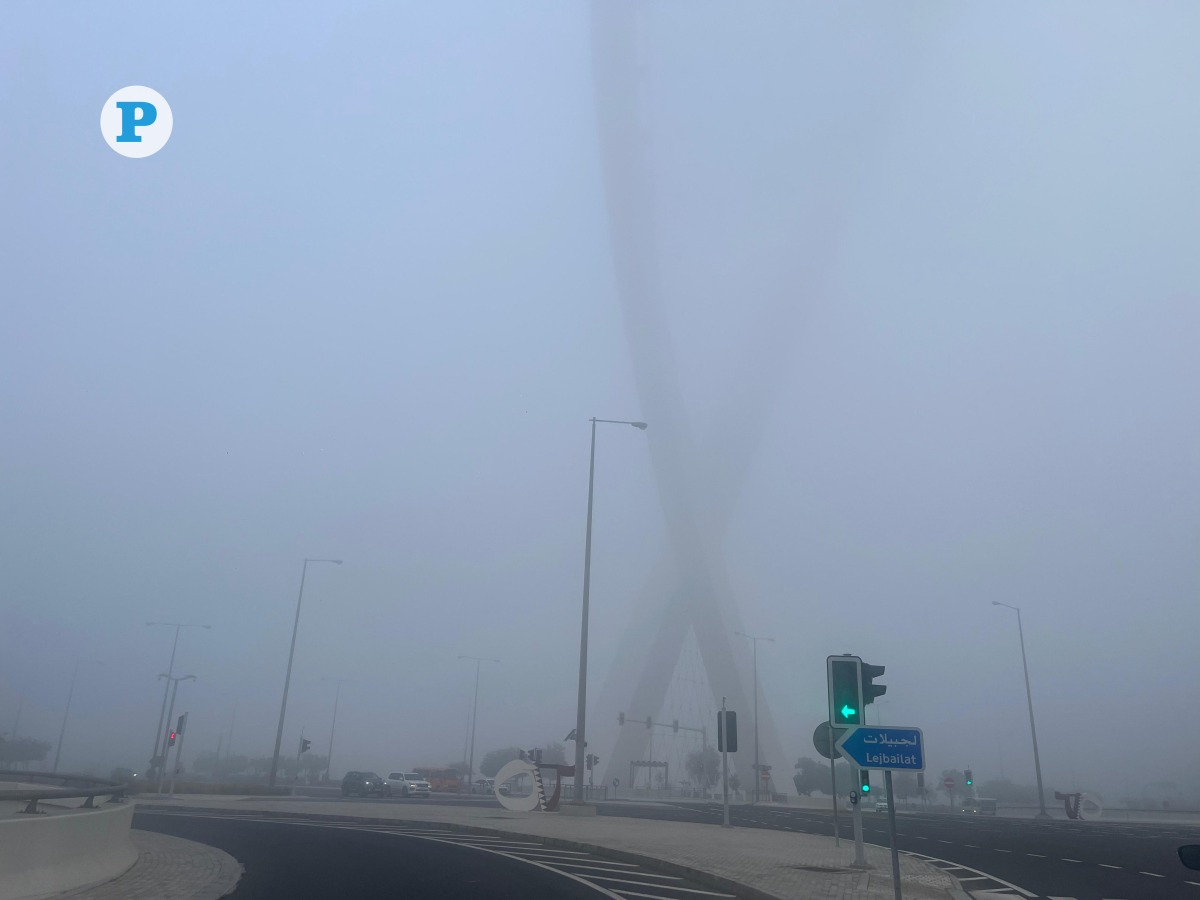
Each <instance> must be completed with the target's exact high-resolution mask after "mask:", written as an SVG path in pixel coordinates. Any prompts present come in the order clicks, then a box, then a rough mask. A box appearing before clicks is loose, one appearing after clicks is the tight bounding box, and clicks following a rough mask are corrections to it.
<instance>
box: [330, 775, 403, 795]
mask: <svg viewBox="0 0 1200 900" xmlns="http://www.w3.org/2000/svg"><path fill="white" fill-rule="evenodd" d="M342 796H343V797H354V796H359V797H371V796H374V797H390V796H392V789H391V788H390V787H388V785H387V782H386V781H384V780H383V779H382V778H380V777H379V776H378V775H376V774H375V773H374V772H347V773H346V777H345V778H343V779H342Z"/></svg>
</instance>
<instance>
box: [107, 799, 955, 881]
mask: <svg viewBox="0 0 1200 900" xmlns="http://www.w3.org/2000/svg"><path fill="white" fill-rule="evenodd" d="M138 805H139V806H140V807H146V808H147V809H151V808H159V809H168V808H190V809H198V810H205V811H209V810H227V811H232V812H237V813H241V814H245V813H248V812H269V813H276V814H284V815H287V816H290V817H298V818H308V817H321V818H326V817H336V818H337V819H340V820H342V821H348V822H358V823H370V822H384V821H392V822H404V823H414V824H415V823H420V824H424V825H434V826H441V827H448V828H451V829H462V830H469V831H478V832H487V833H493V834H502V835H511V834H522V835H530V836H534V837H538V838H541V839H543V840H545V841H546V842H547V843H548V844H551V845H556V846H561V847H564V848H575V849H582V850H588V851H591V852H595V853H600V854H604V855H608V856H610V857H612V858H615V859H620V858H621V857H622V856H626V857H628V858H630V859H631V860H632V859H636V860H637V861H638V862H640V863H642V864H644V865H647V866H649V867H652V868H657V869H659V870H660V871H663V872H665V873H667V874H671V873H672V872H674V873H679V871H680V870H685V871H686V873H687V874H688V875H689V876H690V877H696V878H697V880H699V881H701V883H707V884H710V885H712V886H714V887H718V888H724V889H726V890H729V889H731V888H733V889H734V890H735V892H737V893H739V895H741V896H745V897H753V898H759V900H810V898H811V900H892V897H893V891H892V879H891V859H890V854H889V851H888V850H887V849H885V848H881V847H875V846H870V845H868V846H867V848H866V850H867V862H868V864H869V865H870V866H871V868H870V869H868V870H867V871H860V870H857V869H852V868H850V867H849V866H850V863H851V862H852V861H853V859H854V846H853V844H852V843H849V842H846V841H843V842H842V846H841V847H840V848H837V847H835V846H834V842H833V838H829V837H822V836H819V835H810V834H797V833H795V832H784V831H772V830H768V829H762V828H731V829H725V828H720V827H718V826H715V825H707V824H691V823H681V822H665V821H657V820H653V819H632V818H621V817H617V816H589V817H580V816H563V815H558V814H555V813H537V812H534V813H518V812H511V811H509V810H505V809H499V808H496V807H479V806H439V805H432V804H419V805H418V804H408V803H386V804H385V803H353V802H340V801H333V802H320V801H313V800H306V799H303V798H290V799H289V798H255V797H214V796H212V795H200V794H195V795H189V796H178V797H176V798H174V799H173V800H171V799H166V798H158V797H153V798H152V797H143V798H140V799H139V803H138ZM135 868H136V867H135ZM900 882H901V887H902V889H903V894H904V897H906V898H912V900H950V898H952V897H956V896H957V897H962V896H963V894H961V893H960V892H959V886H958V883H957V882H956V881H955V880H954V879H952V878H951V877H950V876H948V875H946V874H945V873H944V872H942V871H941V870H939V869H936V868H934V867H933V866H930V865H928V864H927V863H924V862H922V861H920V860H918V859H916V858H914V857H910V856H905V855H903V854H901V856H900ZM85 896H86V897H87V898H88V900H101V898H100V895H92V894H88V895H85ZM114 896H115V895H114ZM122 896H125V897H129V898H133V897H136V896H139V895H137V894H131V893H127V894H124V895H122ZM142 896H148V895H142ZM180 896H182V895H180Z"/></svg>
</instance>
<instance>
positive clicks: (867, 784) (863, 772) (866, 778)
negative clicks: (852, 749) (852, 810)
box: [858, 769, 871, 794]
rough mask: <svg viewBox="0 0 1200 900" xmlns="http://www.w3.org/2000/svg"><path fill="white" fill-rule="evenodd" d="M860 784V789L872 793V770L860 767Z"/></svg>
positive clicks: (865, 792)
mask: <svg viewBox="0 0 1200 900" xmlns="http://www.w3.org/2000/svg"><path fill="white" fill-rule="evenodd" d="M858 786H859V789H860V790H861V791H862V792H863V793H864V794H869V793H871V770H870V769H859V770H858Z"/></svg>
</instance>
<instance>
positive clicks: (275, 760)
mask: <svg viewBox="0 0 1200 900" xmlns="http://www.w3.org/2000/svg"><path fill="white" fill-rule="evenodd" d="M310 562H325V563H333V564H334V565H335V566H340V565H341V564H342V561H341V560H340V559H309V558H308V557H307V556H306V557H304V567H303V568H302V569H301V570H300V596H299V597H297V598H296V621H295V622H293V623H292V648H291V649H290V650H289V651H288V664H287V675H285V676H284V678H283V700H281V701H280V703H279V728H278V729H276V731H275V754H274V756H272V757H271V777H270V778H269V779H268V781H267V786H268V787H275V773H276V771H278V769H279V745H280V744H281V743H283V716H284V713H285V712H287V695H288V685H290V684H291V683H292V659H293V657H295V655H296V632H298V631H299V630H300V604H301V603H302V602H303V600H304V576H305V575H307V574H308V564H309V563H310Z"/></svg>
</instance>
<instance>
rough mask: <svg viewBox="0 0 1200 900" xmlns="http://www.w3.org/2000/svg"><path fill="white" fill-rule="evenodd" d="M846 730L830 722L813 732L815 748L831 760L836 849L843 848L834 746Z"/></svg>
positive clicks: (834, 842) (830, 780)
mask: <svg viewBox="0 0 1200 900" xmlns="http://www.w3.org/2000/svg"><path fill="white" fill-rule="evenodd" d="M845 730H846V729H844V728H833V727H831V726H830V724H829V723H828V722H822V723H821V724H820V725H818V726H817V730H816V731H814V732H813V746H814V747H815V748H816V750H817V752H818V753H820V754H821V755H822V756H823V757H825V758H826V759H827V760H829V796H830V797H832V798H833V845H834V846H835V847H840V846H842V835H841V829H840V827H839V826H838V801H837V769H836V768H835V764H836V761H837V757H838V752H837V750H836V749H835V748H834V746H833V745H834V743H835V742H836V741H837V739H838V738H840V737H841V736H842V734H843V733H844V732H845Z"/></svg>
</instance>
